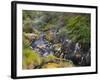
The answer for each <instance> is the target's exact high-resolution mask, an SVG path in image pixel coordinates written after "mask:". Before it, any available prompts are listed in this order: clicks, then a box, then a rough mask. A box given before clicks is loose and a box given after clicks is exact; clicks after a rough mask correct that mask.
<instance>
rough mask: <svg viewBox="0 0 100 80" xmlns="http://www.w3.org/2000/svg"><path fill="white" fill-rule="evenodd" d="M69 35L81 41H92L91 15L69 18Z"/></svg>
mask: <svg viewBox="0 0 100 80" xmlns="http://www.w3.org/2000/svg"><path fill="white" fill-rule="evenodd" d="M67 29H68V34H69V37H70V38H71V39H72V40H73V41H75V42H80V43H89V42H90V18H89V15H76V16H74V17H71V18H70V19H69V20H68V25H67Z"/></svg>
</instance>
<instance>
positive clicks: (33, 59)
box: [23, 48, 41, 68]
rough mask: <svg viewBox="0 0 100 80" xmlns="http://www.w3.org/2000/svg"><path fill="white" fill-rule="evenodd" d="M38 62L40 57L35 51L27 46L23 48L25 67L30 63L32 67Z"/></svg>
mask: <svg viewBox="0 0 100 80" xmlns="http://www.w3.org/2000/svg"><path fill="white" fill-rule="evenodd" d="M40 64H41V57H40V55H39V54H38V53H37V52H36V51H34V50H32V49H29V48H26V49H24V50H23V65H24V66H26V68H28V67H29V66H30V65H33V68H34V67H35V66H36V65H40ZM30 68H32V67H30Z"/></svg>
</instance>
